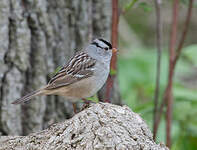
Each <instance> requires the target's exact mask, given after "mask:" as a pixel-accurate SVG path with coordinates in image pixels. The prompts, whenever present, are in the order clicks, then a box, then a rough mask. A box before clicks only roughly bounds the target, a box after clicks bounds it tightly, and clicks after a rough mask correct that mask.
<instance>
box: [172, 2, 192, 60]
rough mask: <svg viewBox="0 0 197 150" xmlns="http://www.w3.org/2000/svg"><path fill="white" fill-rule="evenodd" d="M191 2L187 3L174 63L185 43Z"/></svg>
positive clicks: (190, 13)
mask: <svg viewBox="0 0 197 150" xmlns="http://www.w3.org/2000/svg"><path fill="white" fill-rule="evenodd" d="M193 2H194V0H190V1H189V7H188V10H187V17H186V20H185V24H184V29H183V33H182V36H181V40H180V42H179V45H178V48H177V51H176V57H175V63H176V61H177V60H178V59H179V56H180V54H181V50H182V48H183V44H184V41H185V38H186V35H187V32H188V29H189V23H190V20H191V15H192V6H193Z"/></svg>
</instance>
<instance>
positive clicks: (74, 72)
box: [12, 38, 117, 112]
mask: <svg viewBox="0 0 197 150" xmlns="http://www.w3.org/2000/svg"><path fill="white" fill-rule="evenodd" d="M115 52H117V49H116V48H112V45H111V43H110V42H108V41H107V40H105V39H102V38H97V39H95V40H93V41H92V42H91V43H90V44H89V45H88V46H87V47H85V48H84V49H83V50H81V51H79V52H77V53H76V54H75V55H74V56H73V57H72V58H71V59H70V60H69V61H68V62H67V63H66V65H64V66H63V67H62V68H61V69H60V70H59V71H58V72H57V73H56V74H55V75H54V76H53V77H52V78H51V80H50V81H49V82H48V84H47V85H45V86H44V87H42V88H40V89H38V90H35V91H33V92H31V93H29V94H27V95H25V96H23V97H21V98H19V99H17V100H15V101H14V102H12V104H21V103H25V102H27V101H29V100H31V99H32V98H33V97H35V96H39V95H59V96H63V97H65V98H66V99H67V100H68V101H70V102H72V103H73V109H74V112H76V104H75V103H76V102H77V101H79V100H81V99H82V100H86V98H88V97H91V96H93V95H95V94H96V93H97V92H98V90H99V89H101V88H102V86H103V85H104V84H105V82H106V80H107V78H108V75H109V72H110V61H111V58H112V54H113V53H115Z"/></svg>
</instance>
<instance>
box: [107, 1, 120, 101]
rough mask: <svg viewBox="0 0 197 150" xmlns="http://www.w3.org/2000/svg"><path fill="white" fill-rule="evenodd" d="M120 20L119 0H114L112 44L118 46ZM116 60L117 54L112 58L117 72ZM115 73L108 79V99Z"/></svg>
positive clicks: (113, 68) (112, 68)
mask: <svg viewBox="0 0 197 150" xmlns="http://www.w3.org/2000/svg"><path fill="white" fill-rule="evenodd" d="M118 22H119V12H118V0H112V32H111V41H112V46H113V47H114V48H117V46H118ZM116 62H117V55H116V54H114V55H113V56H112V60H111V70H113V72H116ZM114 78H115V74H113V75H112V74H110V75H109V78H108V80H107V89H106V97H105V99H106V100H110V99H111V95H112V87H113V83H114Z"/></svg>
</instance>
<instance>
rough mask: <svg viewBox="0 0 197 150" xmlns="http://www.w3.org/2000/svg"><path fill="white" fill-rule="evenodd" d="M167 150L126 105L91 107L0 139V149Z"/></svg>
mask: <svg viewBox="0 0 197 150" xmlns="http://www.w3.org/2000/svg"><path fill="white" fill-rule="evenodd" d="M8 149H17V150H19V149H20V150H21V149H24V150H27V149H31V150H32V149H36V150H43V149H47V150H62V149H68V150H72V149H76V150H83V149H87V150H113V149H114V150H150V149H151V150H153V149H154V150H168V148H167V147H165V146H164V145H162V144H156V143H155V142H154V141H153V137H152V133H151V131H150V129H149V128H148V126H147V124H146V123H145V122H144V121H143V119H142V118H141V117H140V116H139V115H138V114H136V113H134V112H132V111H131V109H130V108H129V107H127V106H117V105H113V104H108V103H98V104H91V105H90V107H89V108H87V109H85V110H83V111H81V112H80V113H78V114H76V115H75V116H73V117H72V118H71V119H69V120H66V121H64V122H62V123H58V124H54V125H52V126H50V127H49V128H48V129H46V130H43V131H40V132H36V133H33V134H30V135H28V136H3V137H1V138H0V150H8Z"/></svg>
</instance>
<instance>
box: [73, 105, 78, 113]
mask: <svg viewBox="0 0 197 150" xmlns="http://www.w3.org/2000/svg"><path fill="white" fill-rule="evenodd" d="M72 104H73V110H74V113H75V114H76V113H77V105H76V103H72Z"/></svg>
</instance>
